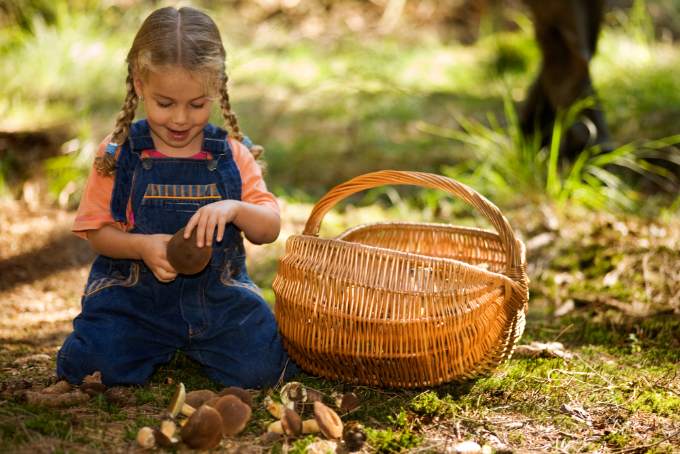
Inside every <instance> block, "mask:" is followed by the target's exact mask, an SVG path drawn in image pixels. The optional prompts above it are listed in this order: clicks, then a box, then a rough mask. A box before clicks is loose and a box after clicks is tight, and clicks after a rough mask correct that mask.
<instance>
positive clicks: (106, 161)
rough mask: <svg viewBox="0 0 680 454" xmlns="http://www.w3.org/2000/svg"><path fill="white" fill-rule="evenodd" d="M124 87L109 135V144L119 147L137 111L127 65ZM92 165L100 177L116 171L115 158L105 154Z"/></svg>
mask: <svg viewBox="0 0 680 454" xmlns="http://www.w3.org/2000/svg"><path fill="white" fill-rule="evenodd" d="M125 85H126V88H127V94H126V95H125V101H124V102H123V108H122V109H121V110H120V112H119V113H118V116H117V117H116V126H115V128H114V130H113V133H112V134H111V142H112V143H115V144H118V145H119V146H120V145H121V144H122V143H123V142H125V140H126V139H127V136H128V133H129V132H130V124H131V123H132V120H133V119H134V118H135V110H136V109H137V104H138V101H139V98H138V97H137V93H136V92H135V87H134V83H133V79H132V68H131V66H130V65H128V74H127V78H126V79H125ZM94 165H95V168H96V169H97V172H99V173H100V174H101V175H104V176H109V175H113V173H114V172H115V170H116V158H115V156H114V155H113V154H109V153H105V154H104V156H101V157H97V158H95V162H94Z"/></svg>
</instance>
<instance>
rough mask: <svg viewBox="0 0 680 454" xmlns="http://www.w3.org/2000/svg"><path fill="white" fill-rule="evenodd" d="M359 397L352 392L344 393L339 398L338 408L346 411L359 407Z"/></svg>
mask: <svg viewBox="0 0 680 454" xmlns="http://www.w3.org/2000/svg"><path fill="white" fill-rule="evenodd" d="M359 403H360V402H359V397H358V396H357V395H356V394H354V393H345V394H343V395H342V397H341V398H340V405H338V407H340V410H342V411H343V412H344V413H348V412H350V411H352V410H354V409H356V408H359Z"/></svg>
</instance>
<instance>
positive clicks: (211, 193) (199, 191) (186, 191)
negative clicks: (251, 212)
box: [141, 183, 222, 213]
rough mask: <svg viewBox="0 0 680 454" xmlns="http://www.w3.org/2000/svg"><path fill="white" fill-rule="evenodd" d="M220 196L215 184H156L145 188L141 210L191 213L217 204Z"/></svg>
mask: <svg viewBox="0 0 680 454" xmlns="http://www.w3.org/2000/svg"><path fill="white" fill-rule="evenodd" d="M221 199H222V196H221V195H220V193H219V190H218V189H217V184H215V183H211V184H156V183H150V184H148V185H147V186H146V190H145V191H144V196H143V197H142V202H141V206H142V208H160V209H164V210H169V211H175V212H179V213H193V212H195V211H196V210H198V209H199V208H200V207H202V206H204V205H207V204H209V203H212V202H217V201H219V200H221Z"/></svg>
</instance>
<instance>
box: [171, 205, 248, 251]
mask: <svg viewBox="0 0 680 454" xmlns="http://www.w3.org/2000/svg"><path fill="white" fill-rule="evenodd" d="M240 207H241V204H240V202H239V201H237V200H220V201H219V202H213V203H209V204H208V205H205V206H203V207H201V208H199V209H198V211H196V213H194V215H193V216H192V217H191V219H189V222H188V223H187V225H186V227H185V228H184V238H185V239H188V238H189V237H190V236H191V231H192V230H193V229H194V227H196V246H198V247H203V245H206V246H212V239H213V235H214V234H215V228H217V241H222V237H223V236H224V230H225V228H226V226H227V224H229V223H231V222H234V221H235V220H236V217H237V216H238V213H239V209H240Z"/></svg>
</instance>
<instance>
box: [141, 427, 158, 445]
mask: <svg viewBox="0 0 680 454" xmlns="http://www.w3.org/2000/svg"><path fill="white" fill-rule="evenodd" d="M137 444H138V445H139V446H141V447H142V448H143V449H151V448H154V447H155V446H156V437H155V436H154V434H153V429H152V428H151V427H142V428H141V429H139V431H138V432H137Z"/></svg>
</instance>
